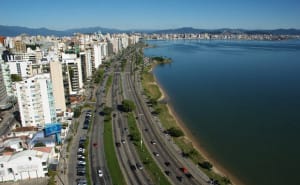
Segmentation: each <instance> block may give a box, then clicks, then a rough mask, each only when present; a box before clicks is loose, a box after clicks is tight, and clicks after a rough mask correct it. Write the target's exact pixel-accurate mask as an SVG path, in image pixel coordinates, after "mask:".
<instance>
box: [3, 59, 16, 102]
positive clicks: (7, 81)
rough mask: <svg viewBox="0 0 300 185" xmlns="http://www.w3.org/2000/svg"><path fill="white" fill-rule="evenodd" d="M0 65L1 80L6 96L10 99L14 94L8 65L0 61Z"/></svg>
mask: <svg viewBox="0 0 300 185" xmlns="http://www.w3.org/2000/svg"><path fill="white" fill-rule="evenodd" d="M0 65H1V70H2V71H1V72H2V78H3V81H4V85H5V89H6V93H7V96H9V97H12V96H14V93H13V89H12V81H11V76H10V70H9V65H8V63H7V62H4V61H3V60H2V61H1V59H0Z"/></svg>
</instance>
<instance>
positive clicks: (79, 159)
mask: <svg viewBox="0 0 300 185" xmlns="http://www.w3.org/2000/svg"><path fill="white" fill-rule="evenodd" d="M77 160H78V161H85V158H78V159H77Z"/></svg>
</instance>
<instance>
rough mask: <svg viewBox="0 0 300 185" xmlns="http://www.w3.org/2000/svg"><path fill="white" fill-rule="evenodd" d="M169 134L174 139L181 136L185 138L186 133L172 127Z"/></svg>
mask: <svg viewBox="0 0 300 185" xmlns="http://www.w3.org/2000/svg"><path fill="white" fill-rule="evenodd" d="M168 133H169V134H170V135H171V136H172V137H180V136H184V133H183V132H182V130H180V129H179V128H176V127H171V128H169V129H168Z"/></svg>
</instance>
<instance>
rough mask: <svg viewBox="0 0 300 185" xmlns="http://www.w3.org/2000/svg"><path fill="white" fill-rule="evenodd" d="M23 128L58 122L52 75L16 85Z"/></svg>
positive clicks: (37, 77) (33, 78)
mask: <svg viewBox="0 0 300 185" xmlns="http://www.w3.org/2000/svg"><path fill="white" fill-rule="evenodd" d="M16 91H17V98H18V104H19V110H20V114H21V121H22V126H44V125H45V124H46V123H53V122H56V112H55V102H54V97H53V87H52V82H51V78H50V74H39V75H36V76H34V77H31V78H28V79H26V80H23V81H21V82H17V83H16Z"/></svg>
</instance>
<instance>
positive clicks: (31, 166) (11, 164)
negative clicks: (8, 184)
mask: <svg viewBox="0 0 300 185" xmlns="http://www.w3.org/2000/svg"><path fill="white" fill-rule="evenodd" d="M48 158H49V153H45V152H41V151H37V150H24V151H21V152H18V153H14V154H13V155H4V156H0V182H5V181H19V180H24V179H32V178H39V177H45V176H46V174H47V173H48V168H47V166H48Z"/></svg>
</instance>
